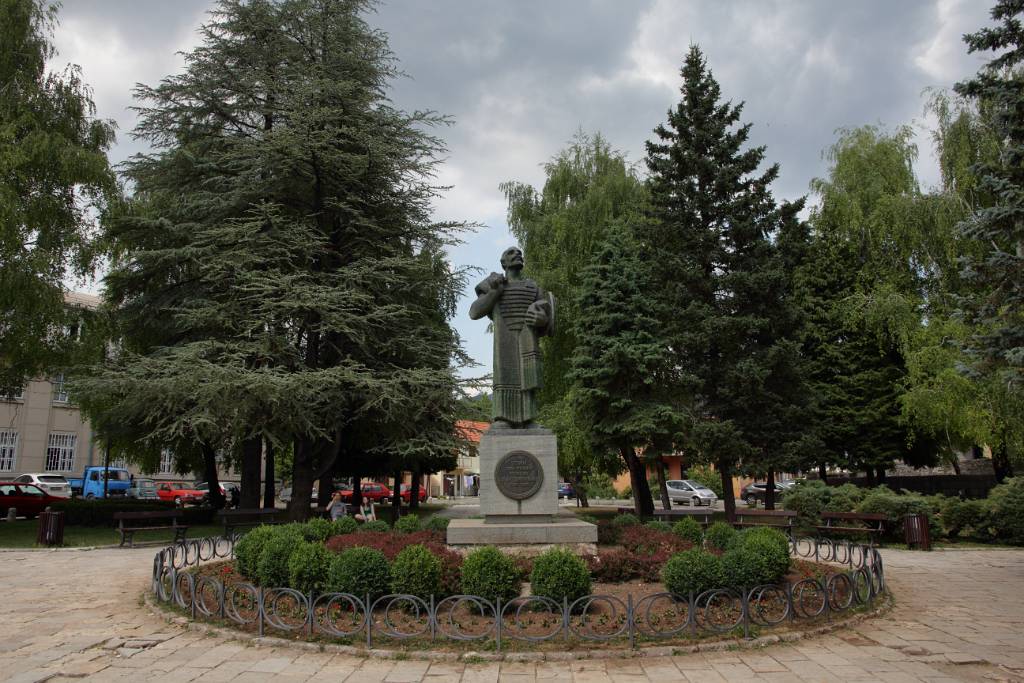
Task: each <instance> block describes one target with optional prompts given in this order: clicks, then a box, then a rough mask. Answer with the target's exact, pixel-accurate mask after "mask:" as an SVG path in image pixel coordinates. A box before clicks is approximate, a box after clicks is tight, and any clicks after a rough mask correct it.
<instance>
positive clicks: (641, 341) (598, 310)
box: [569, 222, 679, 516]
mask: <svg viewBox="0 0 1024 683" xmlns="http://www.w3.org/2000/svg"><path fill="white" fill-rule="evenodd" d="M579 289H580V293H579V301H578V310H579V311H581V316H580V318H579V319H578V320H577V322H576V330H577V335H576V349H575V352H574V354H573V356H572V372H570V374H569V379H570V380H572V381H573V383H574V384H573V389H572V390H571V391H570V393H569V397H570V401H571V403H572V405H573V406H574V408H575V409H576V412H577V414H578V415H579V417H580V422H581V423H582V424H584V425H586V429H587V436H588V440H589V442H590V445H591V447H592V448H593V449H594V450H597V451H604V452H608V451H611V452H616V453H618V454H619V455H620V456H621V457H622V460H623V461H624V462H625V464H626V466H627V468H628V469H629V478H630V484H631V486H632V487H633V492H634V495H633V500H634V506H635V509H636V513H637V514H638V515H644V516H650V515H651V514H653V513H654V504H653V501H652V500H651V493H650V489H649V487H648V484H647V471H646V467H645V465H644V462H643V460H642V459H641V454H642V453H643V451H644V450H645V449H647V448H651V447H663V446H664V444H665V443H667V442H669V441H670V439H671V437H672V435H673V434H675V433H676V432H677V431H678V429H679V413H678V412H677V409H676V407H675V405H674V402H673V400H672V398H673V391H672V389H673V386H674V382H673V381H671V378H670V372H671V363H670V360H671V357H670V355H669V354H668V348H669V345H668V340H667V339H666V338H665V337H664V332H663V330H664V325H663V321H664V320H665V318H666V316H665V315H661V314H660V313H659V310H658V308H657V306H658V304H657V302H656V301H655V300H653V299H652V298H651V296H650V293H651V291H652V290H653V289H654V282H653V280H652V279H651V274H650V269H649V267H648V265H647V264H646V263H645V262H644V261H643V259H642V258H641V256H640V252H639V249H638V247H637V245H636V243H635V241H634V240H633V238H632V236H631V235H630V232H629V230H628V228H627V227H625V226H624V225H623V224H622V223H621V222H616V223H613V224H611V225H610V226H608V228H607V233H606V237H605V241H604V244H603V245H602V247H601V249H600V251H599V252H598V253H597V254H596V255H595V257H594V259H593V261H592V263H591V265H590V266H588V267H587V268H586V269H584V271H583V273H582V277H581V279H580V288H579Z"/></svg>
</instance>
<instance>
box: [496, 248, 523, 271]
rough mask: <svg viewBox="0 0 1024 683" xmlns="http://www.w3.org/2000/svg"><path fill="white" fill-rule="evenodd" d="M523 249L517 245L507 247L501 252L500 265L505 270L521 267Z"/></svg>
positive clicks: (520, 268) (519, 268)
mask: <svg viewBox="0 0 1024 683" xmlns="http://www.w3.org/2000/svg"><path fill="white" fill-rule="evenodd" d="M523 264H524V261H523V250H522V249H520V248H519V247H509V248H508V249H506V250H505V251H504V252H502V254H501V267H502V268H504V269H505V270H517V269H518V270H522V269H523Z"/></svg>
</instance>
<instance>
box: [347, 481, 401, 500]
mask: <svg viewBox="0 0 1024 683" xmlns="http://www.w3.org/2000/svg"><path fill="white" fill-rule="evenodd" d="M360 489H361V490H362V492H363V495H364V496H366V498H368V499H370V500H372V501H373V502H375V503H382V502H383V503H386V502H387V501H388V500H390V499H391V488H390V487H389V486H388V485H387V484H378V483H377V482H375V481H369V482H366V483H365V484H363V485H362V486H361V487H360ZM341 499H342V500H344V501H345V502H346V503H353V502H356V503H358V502H359V501H353V500H352V489H350V488H345V489H342V490H341Z"/></svg>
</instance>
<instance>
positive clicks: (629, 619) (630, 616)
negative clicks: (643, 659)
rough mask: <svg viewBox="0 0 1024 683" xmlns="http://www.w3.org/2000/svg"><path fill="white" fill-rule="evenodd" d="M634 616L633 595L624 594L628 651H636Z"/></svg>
mask: <svg viewBox="0 0 1024 683" xmlns="http://www.w3.org/2000/svg"><path fill="white" fill-rule="evenodd" d="M635 617H636V615H635V614H634V613H633V594H632V593H626V630H627V631H629V649H630V650H633V649H636V628H635V627H636V620H635Z"/></svg>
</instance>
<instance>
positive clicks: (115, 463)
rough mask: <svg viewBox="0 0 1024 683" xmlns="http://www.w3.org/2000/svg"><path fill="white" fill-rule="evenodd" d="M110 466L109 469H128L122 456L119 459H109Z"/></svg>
mask: <svg viewBox="0 0 1024 683" xmlns="http://www.w3.org/2000/svg"><path fill="white" fill-rule="evenodd" d="M110 466H111V467H117V468H119V469H122V470H123V469H128V463H127V462H126V461H125V458H124V456H121V457H120V458H111V459H110Z"/></svg>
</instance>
